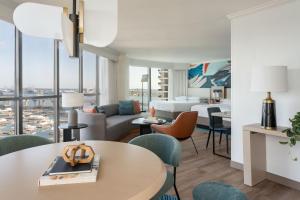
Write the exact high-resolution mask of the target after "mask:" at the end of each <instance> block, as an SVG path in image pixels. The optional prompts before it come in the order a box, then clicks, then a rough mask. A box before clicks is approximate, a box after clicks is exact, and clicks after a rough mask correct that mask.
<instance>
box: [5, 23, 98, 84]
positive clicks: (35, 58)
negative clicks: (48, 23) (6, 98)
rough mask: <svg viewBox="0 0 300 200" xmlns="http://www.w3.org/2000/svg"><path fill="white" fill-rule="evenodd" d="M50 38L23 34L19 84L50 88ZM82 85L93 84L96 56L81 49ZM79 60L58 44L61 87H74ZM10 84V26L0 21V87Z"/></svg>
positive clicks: (51, 58) (11, 65)
mask: <svg viewBox="0 0 300 200" xmlns="http://www.w3.org/2000/svg"><path fill="white" fill-rule="evenodd" d="M53 43H54V42H53V40H51V39H45V38H37V37H31V36H26V35H23V43H22V44H23V51H22V52H23V87H24V88H35V87H38V88H53V77H54V68H53V65H54V63H53V62H54V61H53V53H54V52H53V45H54V44H53ZM83 64H84V74H83V76H84V77H83V80H84V88H94V87H95V84H96V78H95V77H96V75H95V73H96V68H95V66H96V56H95V55H94V54H92V53H88V52H84V59H83ZM78 71H79V60H78V58H77V59H74V58H69V56H68V54H67V52H66V50H65V48H64V46H63V44H60V75H61V77H60V84H61V88H78V79H79V78H78V77H79V72H78ZM13 86H14V27H13V25H11V24H9V23H6V22H4V21H1V20H0V88H10V89H11V88H13Z"/></svg>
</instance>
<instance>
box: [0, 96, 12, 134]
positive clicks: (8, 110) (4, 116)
mask: <svg viewBox="0 0 300 200" xmlns="http://www.w3.org/2000/svg"><path fill="white" fill-rule="evenodd" d="M14 134H15V112H14V102H13V101H0V136H5V135H14Z"/></svg>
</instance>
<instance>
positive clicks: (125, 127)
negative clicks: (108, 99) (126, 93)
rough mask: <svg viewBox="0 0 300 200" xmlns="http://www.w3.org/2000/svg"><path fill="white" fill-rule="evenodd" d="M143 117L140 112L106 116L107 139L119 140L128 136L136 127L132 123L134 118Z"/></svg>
mask: <svg viewBox="0 0 300 200" xmlns="http://www.w3.org/2000/svg"><path fill="white" fill-rule="evenodd" d="M139 117H141V115H140V114H137V115H115V116H111V117H109V118H106V125H107V134H106V139H107V140H112V141H118V140H120V139H122V138H123V137H125V136H126V134H128V133H129V132H130V130H132V128H134V127H136V126H135V125H132V123H131V122H132V120H134V119H136V118H139Z"/></svg>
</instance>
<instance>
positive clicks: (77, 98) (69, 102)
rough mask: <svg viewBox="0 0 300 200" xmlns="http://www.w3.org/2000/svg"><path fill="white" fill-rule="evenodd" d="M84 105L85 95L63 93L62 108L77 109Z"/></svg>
mask: <svg viewBox="0 0 300 200" xmlns="http://www.w3.org/2000/svg"><path fill="white" fill-rule="evenodd" d="M83 104H84V96H83V93H62V107H65V108H75V107H81V106H83Z"/></svg>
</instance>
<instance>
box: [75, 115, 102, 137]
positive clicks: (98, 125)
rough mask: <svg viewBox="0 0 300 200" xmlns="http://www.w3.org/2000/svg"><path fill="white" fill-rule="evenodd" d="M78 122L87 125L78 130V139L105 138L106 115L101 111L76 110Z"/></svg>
mask: <svg viewBox="0 0 300 200" xmlns="http://www.w3.org/2000/svg"><path fill="white" fill-rule="evenodd" d="M78 122H79V123H84V124H87V125H88V127H87V128H84V129H81V130H80V140H105V139H106V116H105V114H102V113H85V112H82V111H78Z"/></svg>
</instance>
